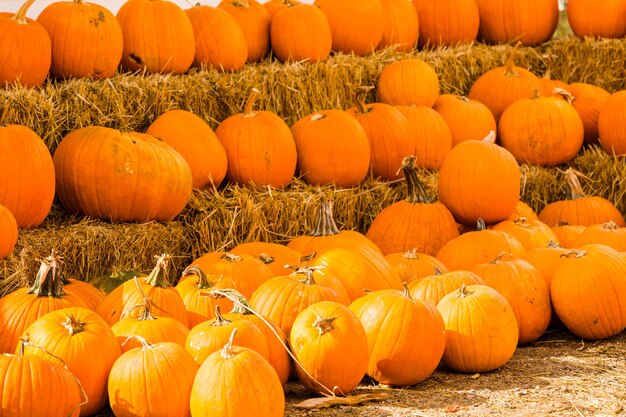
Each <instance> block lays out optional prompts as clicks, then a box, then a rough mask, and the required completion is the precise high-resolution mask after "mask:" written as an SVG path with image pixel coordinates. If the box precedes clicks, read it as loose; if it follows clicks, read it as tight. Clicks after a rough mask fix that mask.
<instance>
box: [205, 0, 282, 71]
mask: <svg viewBox="0 0 626 417" xmlns="http://www.w3.org/2000/svg"><path fill="white" fill-rule="evenodd" d="M217 7H219V8H220V9H222V10H224V11H226V12H227V13H228V14H230V15H231V16H232V17H233V18H235V20H236V21H237V23H238V24H239V26H240V27H241V29H242V30H243V36H244V38H245V40H246V46H247V49H248V58H247V60H246V61H247V62H258V61H260V60H261V59H263V58H264V57H265V55H267V53H268V52H269V50H270V15H269V13H268V12H267V10H266V9H265V7H263V5H262V4H260V3H259V2H258V1H256V0H222V1H221V2H220V3H219V4H218V5H217Z"/></svg>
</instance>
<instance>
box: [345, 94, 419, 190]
mask: <svg viewBox="0 0 626 417" xmlns="http://www.w3.org/2000/svg"><path fill="white" fill-rule="evenodd" d="M366 91H367V90H366V89H359V90H357V93H356V94H355V102H356V106H355V107H352V108H350V109H348V110H347V112H348V113H349V114H351V115H353V116H354V117H355V118H356V120H357V121H358V122H359V123H360V124H361V126H363V129H364V130H365V133H366V134H367V138H368V139H369V143H370V150H371V155H370V162H371V173H372V177H374V178H380V179H381V180H383V181H392V180H395V179H397V178H398V177H399V170H398V168H399V167H400V166H402V158H404V157H405V156H407V155H411V154H413V153H414V152H415V147H414V146H413V144H412V142H411V140H410V137H409V122H408V120H407V119H406V117H405V116H404V114H402V112H401V111H400V110H398V109H397V108H396V107H394V106H390V105H389V104H385V103H370V104H365V100H364V95H365V93H366Z"/></svg>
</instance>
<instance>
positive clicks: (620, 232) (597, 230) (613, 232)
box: [573, 221, 626, 252]
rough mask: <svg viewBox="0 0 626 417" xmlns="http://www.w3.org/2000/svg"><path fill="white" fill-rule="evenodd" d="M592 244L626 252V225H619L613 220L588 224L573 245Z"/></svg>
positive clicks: (577, 246)
mask: <svg viewBox="0 0 626 417" xmlns="http://www.w3.org/2000/svg"><path fill="white" fill-rule="evenodd" d="M591 244H598V245H606V246H609V247H611V248H613V249H615V250H616V251H618V252H626V227H619V226H618V225H616V224H615V222H613V221H610V222H607V223H603V224H593V225H591V226H587V227H586V228H585V230H584V231H583V232H582V233H581V234H580V236H579V237H578V239H576V240H575V241H574V243H573V246H574V247H576V248H579V247H581V246H585V245H591Z"/></svg>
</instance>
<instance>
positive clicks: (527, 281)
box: [472, 256, 552, 345]
mask: <svg viewBox="0 0 626 417" xmlns="http://www.w3.org/2000/svg"><path fill="white" fill-rule="evenodd" d="M472 272H474V273H475V274H476V275H478V276H480V277H481V278H482V279H483V280H484V281H485V284H486V285H488V286H490V287H491V288H493V289H495V290H496V291H498V292H499V293H500V294H501V295H502V296H503V297H504V298H505V299H506V300H507V301H508V302H509V304H510V305H511V308H512V309H513V313H515V318H516V320H517V328H518V331H519V334H518V344H520V345H524V344H527V343H532V342H534V341H535V340H537V339H539V338H540V337H541V336H542V335H543V333H544V332H545V331H546V329H547V328H548V325H549V324H550V318H551V316H552V305H551V304H550V287H549V286H548V284H547V283H546V281H545V279H544V277H543V276H542V275H541V272H539V270H537V269H536V268H535V267H534V266H533V265H531V264H530V263H528V262H526V261H524V260H521V259H511V260H507V261H503V260H502V259H501V257H500V256H498V257H497V258H496V259H495V260H493V261H491V262H489V263H486V264H482V265H477V266H476V267H474V268H473V269H472Z"/></svg>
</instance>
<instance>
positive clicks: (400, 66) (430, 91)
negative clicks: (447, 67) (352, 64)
mask: <svg viewBox="0 0 626 417" xmlns="http://www.w3.org/2000/svg"><path fill="white" fill-rule="evenodd" d="M376 91H377V93H378V100H379V101H380V102H382V103H387V104H391V105H394V106H407V105H409V104H415V105H416V106H419V105H423V106H428V107H432V106H433V105H434V104H435V102H436V101H437V97H439V77H438V76H437V73H436V72H435V69H434V68H433V67H432V66H431V65H430V64H428V63H427V62H425V61H423V60H421V59H419V58H409V59H401V60H399V61H395V62H392V63H391V64H389V65H387V66H385V67H384V68H383V70H382V71H381V72H380V76H379V77H378V82H377V84H376Z"/></svg>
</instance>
